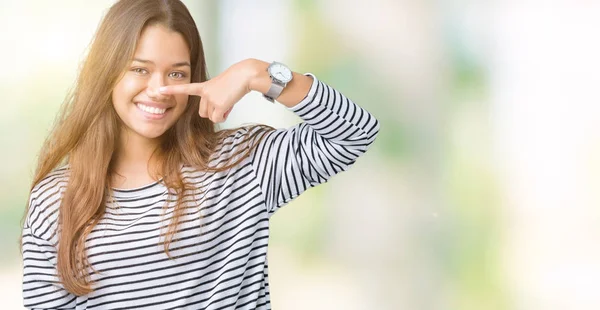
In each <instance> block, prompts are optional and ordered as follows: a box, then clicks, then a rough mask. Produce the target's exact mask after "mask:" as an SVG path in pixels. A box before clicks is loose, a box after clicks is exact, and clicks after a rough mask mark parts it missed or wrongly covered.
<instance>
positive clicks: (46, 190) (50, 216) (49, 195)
mask: <svg viewBox="0 0 600 310" xmlns="http://www.w3.org/2000/svg"><path fill="white" fill-rule="evenodd" d="M68 179H69V168H68V166H63V167H60V168H58V169H55V170H54V171H52V172H50V173H49V174H48V175H46V176H45V177H44V178H43V179H42V180H41V181H40V182H38V183H37V184H35V185H34V186H33V188H32V189H31V193H30V196H29V208H28V210H27V216H26V218H25V223H24V225H25V227H26V228H30V229H31V231H32V232H33V233H34V234H37V235H38V236H39V237H42V234H43V233H44V232H48V231H50V229H48V228H50V226H55V224H56V222H57V219H58V210H59V207H60V202H61V199H62V195H63V193H64V190H65V189H66V188H67V183H68Z"/></svg>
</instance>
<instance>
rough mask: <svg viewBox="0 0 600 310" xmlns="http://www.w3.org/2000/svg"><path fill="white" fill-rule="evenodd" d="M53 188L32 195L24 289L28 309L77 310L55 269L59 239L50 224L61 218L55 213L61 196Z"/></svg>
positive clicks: (24, 248)
mask: <svg viewBox="0 0 600 310" xmlns="http://www.w3.org/2000/svg"><path fill="white" fill-rule="evenodd" d="M52 184H54V182H50V183H49V185H44V186H43V187H41V188H40V187H39V186H38V187H36V188H35V189H34V190H33V191H32V193H31V197H30V200H29V210H28V214H27V217H26V219H25V224H24V227H23V245H22V248H21V251H22V259H23V283H22V289H23V305H24V306H25V308H27V309H75V304H76V298H77V297H76V296H75V295H73V294H71V293H69V292H67V291H66V290H65V289H64V287H63V286H62V284H60V282H59V278H58V272H57V269H56V260H57V252H56V250H57V248H56V246H55V243H56V236H55V235H54V234H53V231H54V227H53V225H51V224H50V223H52V222H54V221H55V220H56V217H57V214H58V212H52V211H55V210H56V208H57V207H58V203H59V202H58V197H59V192H58V191H55V190H54V189H53V188H49V187H51V186H52ZM47 186H48V187H47ZM57 187H58V185H57Z"/></svg>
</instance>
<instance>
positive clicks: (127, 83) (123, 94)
mask: <svg viewBox="0 0 600 310" xmlns="http://www.w3.org/2000/svg"><path fill="white" fill-rule="evenodd" d="M141 89H143V83H141V82H140V81H139V80H137V79H134V78H129V77H127V76H125V77H123V78H122V79H121V80H120V81H119V83H117V85H116V86H115V89H114V90H113V95H112V98H113V103H116V104H118V103H120V102H128V101H131V99H132V98H133V97H134V96H135V95H136V94H138V93H139V92H140V91H141Z"/></svg>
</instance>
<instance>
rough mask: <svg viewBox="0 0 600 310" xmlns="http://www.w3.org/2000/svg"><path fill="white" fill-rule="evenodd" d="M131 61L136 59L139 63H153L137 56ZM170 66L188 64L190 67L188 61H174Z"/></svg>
mask: <svg viewBox="0 0 600 310" xmlns="http://www.w3.org/2000/svg"><path fill="white" fill-rule="evenodd" d="M133 61H137V62H141V63H150V64H154V62H152V61H151V60H146V59H139V58H134V59H133ZM171 66H172V67H183V66H188V67H190V68H191V67H192V66H191V65H190V63H189V62H187V61H182V62H178V63H174V64H173V65H171Z"/></svg>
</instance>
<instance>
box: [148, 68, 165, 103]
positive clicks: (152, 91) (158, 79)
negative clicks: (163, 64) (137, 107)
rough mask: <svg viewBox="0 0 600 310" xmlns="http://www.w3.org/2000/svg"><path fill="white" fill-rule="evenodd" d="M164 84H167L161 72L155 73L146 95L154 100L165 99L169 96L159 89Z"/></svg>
mask: <svg viewBox="0 0 600 310" xmlns="http://www.w3.org/2000/svg"><path fill="white" fill-rule="evenodd" d="M162 86H165V81H164V79H163V77H162V75H161V74H153V75H152V77H151V78H150V80H149V81H148V86H147V87H146V95H148V97H150V98H152V99H153V100H157V101H159V100H165V99H167V98H168V96H166V95H163V94H161V93H160V92H159V91H158V89H159V88H160V87H162Z"/></svg>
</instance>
